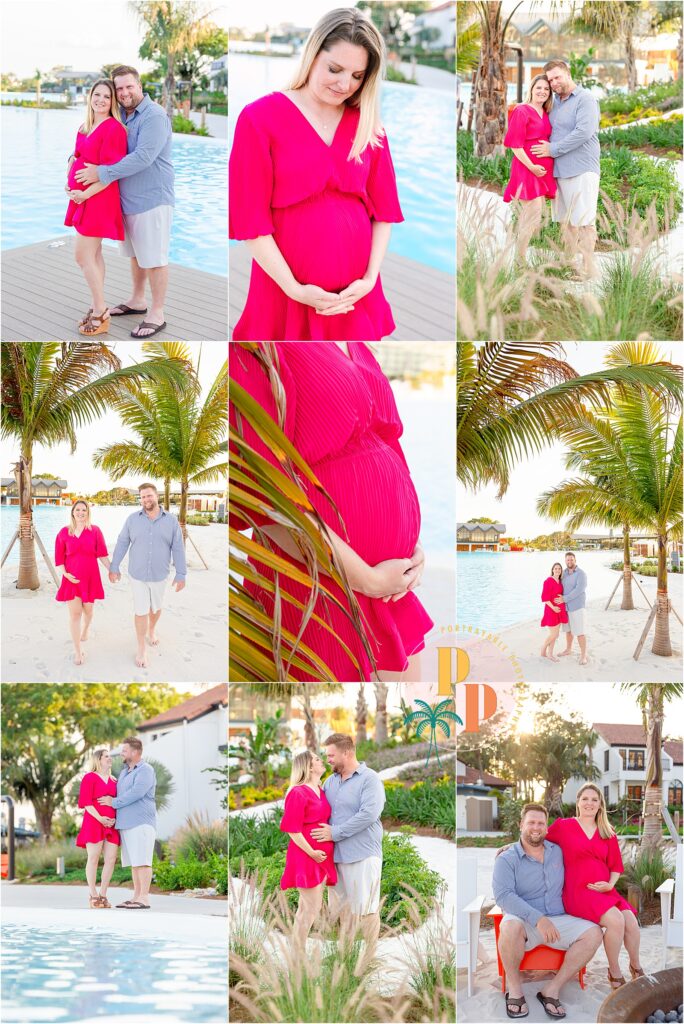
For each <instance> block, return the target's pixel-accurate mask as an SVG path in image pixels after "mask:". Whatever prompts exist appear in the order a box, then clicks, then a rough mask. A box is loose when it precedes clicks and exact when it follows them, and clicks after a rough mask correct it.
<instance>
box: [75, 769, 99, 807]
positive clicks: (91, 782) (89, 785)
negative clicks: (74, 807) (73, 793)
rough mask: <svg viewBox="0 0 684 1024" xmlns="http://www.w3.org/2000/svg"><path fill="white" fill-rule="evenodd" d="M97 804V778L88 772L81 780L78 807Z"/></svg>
mask: <svg viewBox="0 0 684 1024" xmlns="http://www.w3.org/2000/svg"><path fill="white" fill-rule="evenodd" d="M94 802H95V776H94V774H93V772H88V774H87V775H84V776H83V778H82V779H81V787H80V789H79V791H78V806H79V807H89V806H90V805H91V804H93V803H94Z"/></svg>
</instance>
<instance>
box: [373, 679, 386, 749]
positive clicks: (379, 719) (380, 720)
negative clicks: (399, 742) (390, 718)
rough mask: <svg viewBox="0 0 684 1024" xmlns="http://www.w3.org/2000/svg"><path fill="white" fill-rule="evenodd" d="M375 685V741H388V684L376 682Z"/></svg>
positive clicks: (380, 742) (379, 742)
mask: <svg viewBox="0 0 684 1024" xmlns="http://www.w3.org/2000/svg"><path fill="white" fill-rule="evenodd" d="M373 685H374V687H375V742H376V743H377V744H378V745H380V744H382V743H387V684H386V683H374V684H373Z"/></svg>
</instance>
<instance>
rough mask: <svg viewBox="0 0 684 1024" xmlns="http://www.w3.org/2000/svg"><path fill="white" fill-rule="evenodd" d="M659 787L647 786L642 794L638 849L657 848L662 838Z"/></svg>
mask: <svg viewBox="0 0 684 1024" xmlns="http://www.w3.org/2000/svg"><path fill="white" fill-rule="evenodd" d="M660 802H661V792H660V786H647V787H646V792H645V794H644V831H643V833H642V835H641V843H640V844H639V848H640V849H642V850H644V849H648V847H652V846H657V844H658V843H659V842H660V840H661V838H662V829H661V826H660V820H661V819H660Z"/></svg>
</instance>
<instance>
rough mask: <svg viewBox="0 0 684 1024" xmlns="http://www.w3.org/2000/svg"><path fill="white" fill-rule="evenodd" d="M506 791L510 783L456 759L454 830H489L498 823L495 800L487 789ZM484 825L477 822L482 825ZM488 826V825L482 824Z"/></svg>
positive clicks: (510, 790)
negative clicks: (482, 826)
mask: <svg viewBox="0 0 684 1024" xmlns="http://www.w3.org/2000/svg"><path fill="white" fill-rule="evenodd" d="M491 790H497V791H498V792H499V793H501V794H502V795H503V794H506V795H510V793H511V792H512V790H513V784H512V783H511V782H507V781H506V779H501V778H499V776H498V775H492V774H491V772H481V771H480V770H479V769H478V768H472V767H471V766H470V765H465V764H463V762H462V761H459V760H458V758H457V759H456V831H457V832H466V831H468V832H479V831H489V830H490V829H491V827H492V826H498V817H499V802H498V800H497V798H496V797H495V796H491V794H490V791H491ZM483 823H484V826H485V827H484V828H481V827H480V826H481V825H483ZM486 826H489V827H486Z"/></svg>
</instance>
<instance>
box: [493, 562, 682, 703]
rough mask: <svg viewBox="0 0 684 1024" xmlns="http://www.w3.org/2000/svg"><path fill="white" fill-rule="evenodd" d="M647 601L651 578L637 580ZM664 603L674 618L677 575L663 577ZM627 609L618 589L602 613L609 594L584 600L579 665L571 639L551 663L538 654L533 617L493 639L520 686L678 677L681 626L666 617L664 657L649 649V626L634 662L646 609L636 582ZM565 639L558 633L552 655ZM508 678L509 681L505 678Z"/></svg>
mask: <svg viewBox="0 0 684 1024" xmlns="http://www.w3.org/2000/svg"><path fill="white" fill-rule="evenodd" d="M639 580H640V583H641V585H642V587H643V588H644V590H645V592H646V595H647V597H648V599H649V601H653V600H654V599H655V594H656V581H655V579H653V578H644V577H640V578H639ZM668 588H669V589H670V599H671V600H672V602H673V605H674V607H675V608H676V609H677V612H678V614H679V615H680V616H681V615H682V601H681V577H677V576H675V575H673V574H670V575H669V576H668ZM632 596H633V599H634V610H633V611H621V610H620V603H621V601H622V588H621V587H619V588H618V591H617V593H616V594H615V597H614V598H613V600H612V601H611V604H610V607H609V608H608V610H607V611H605V610H604V609H605V606H606V603H607V601H608V597H609V594H606V595H605V596H604V597H601V598H596V599H594V600H592V601H588V602H587V609H586V630H587V656H588V658H589V663H588V664H587V665H580V664H579V645H578V643H577V640H575V641H574V646H573V653H572V654H571V655H569V656H568V657H562V658H561V659H560V661H559V662H558V663H557V664H556V663H555V662H552V661H549V659H548V658H542V657H541V656H540V653H539V652H540V650H541V646H542V643H543V641H544V638H545V636H546V629H542V627H541V626H540V625H539V622H540V619H539V618H535V619H531V620H529V621H527V622H522V623H519V624H518V625H516V626H511V627H510V628H509V629H505V630H503V631H502V632H500V633H499V634H498V635H499V637H500V639H501V640H502V641H503V642H504V643H505V644H507V645H508V646H509V648H510V650H511V652H512V653H513V654H514V655H515V657H516V658H517V660H518V662H519V663H520V666H521V668H522V675H523V678H524V679H525V681H526V682H544V683H549V682H551V683H561V682H562V683H565V682H586V681H591V682H602V681H614V680H616V679H619V680H621V681H625V682H649V683H666V682H675V681H678V680H681V678H682V627H681V626H680V624H679V622H678V621H677V619H676V617H675V615H674V614H671V615H670V639H671V642H672V652H673V654H672V657H671V658H664V657H660V656H658V655H655V654H653V653H652V651H651V647H652V646H653V638H654V635H655V622H653V624H652V625H651V629H650V631H649V634H648V636H647V638H646V642H645V643H644V646H643V648H642V651H641V654H640V656H639V659H638V661H635V660H634V657H633V655H634V651H635V650H636V646H637V644H638V642H639V638H640V636H641V634H642V631H643V629H644V627H645V625H646V622H647V619H648V615H649V608H648V605H647V604H646V600H645V598H644V597H643V595H642V594H641V592H640V590H639V588H638V587H637V586H636V583H633V585H632ZM565 645H566V640H565V636H564V635H563V633H562V632H561V634H560V636H559V637H558V640H557V642H556V647H555V653H556V654H559V653H560V652H561V651H564V650H565ZM513 678H514V677H513V676H512V677H511V680H512V679H513ZM511 680H508V679H492V680H491V681H492V682H508V681H511Z"/></svg>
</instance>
